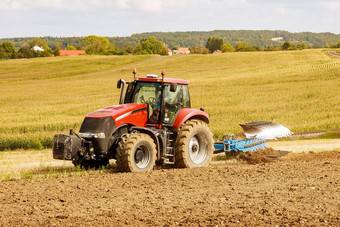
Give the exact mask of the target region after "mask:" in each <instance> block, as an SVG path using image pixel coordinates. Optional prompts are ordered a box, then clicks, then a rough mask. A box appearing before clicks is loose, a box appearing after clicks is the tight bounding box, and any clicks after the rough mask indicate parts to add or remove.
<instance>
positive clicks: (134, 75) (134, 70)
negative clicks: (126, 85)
mask: <svg viewBox="0 0 340 227" xmlns="http://www.w3.org/2000/svg"><path fill="white" fill-rule="evenodd" d="M132 73H133V80H136V74H137V69H136V68H133V70H132Z"/></svg>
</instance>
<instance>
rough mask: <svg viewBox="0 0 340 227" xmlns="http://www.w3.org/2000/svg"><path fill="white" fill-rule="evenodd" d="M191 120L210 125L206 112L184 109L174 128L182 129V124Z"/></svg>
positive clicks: (178, 116)
mask: <svg viewBox="0 0 340 227" xmlns="http://www.w3.org/2000/svg"><path fill="white" fill-rule="evenodd" d="M189 119H199V120H202V121H205V122H207V123H209V115H208V114H207V113H206V112H204V111H201V110H195V109H189V108H184V109H182V110H181V111H180V112H179V114H178V115H177V117H176V120H175V122H174V124H173V126H172V128H179V127H181V126H182V124H183V123H184V122H186V121H187V120H189Z"/></svg>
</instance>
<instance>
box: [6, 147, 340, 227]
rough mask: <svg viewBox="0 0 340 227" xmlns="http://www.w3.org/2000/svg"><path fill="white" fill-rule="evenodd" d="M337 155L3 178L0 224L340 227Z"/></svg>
mask: <svg viewBox="0 0 340 227" xmlns="http://www.w3.org/2000/svg"><path fill="white" fill-rule="evenodd" d="M339 166H340V152H338V151H329V152H322V153H308V154H304V153H302V154H301V153H300V154H289V155H288V156H284V157H281V158H280V159H277V160H274V161H272V162H264V163H257V164H252V165H250V164H247V163H245V162H219V164H213V165H210V166H209V167H207V168H196V169H158V170H154V171H152V172H151V173H116V172H115V169H111V170H108V171H106V172H105V173H101V172H100V171H96V172H86V173H87V174H86V175H83V176H70V177H58V178H47V179H28V180H12V181H3V182H1V187H0V210H1V213H0V225H1V226H17V225H28V226H37V225H42V226H55V225H57V226H97V225H105V226H181V225H182V226H198V225H199V226H300V225H308V226H339V225H340V218H339V206H340V204H339V201H340V185H339V182H340V179H339V173H338V172H339Z"/></svg>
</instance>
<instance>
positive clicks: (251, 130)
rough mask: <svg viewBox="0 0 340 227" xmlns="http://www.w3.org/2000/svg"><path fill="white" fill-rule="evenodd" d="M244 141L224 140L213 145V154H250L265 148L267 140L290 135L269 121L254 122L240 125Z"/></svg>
mask: <svg viewBox="0 0 340 227" xmlns="http://www.w3.org/2000/svg"><path fill="white" fill-rule="evenodd" d="M240 126H241V127H242V129H243V131H244V133H245V135H246V139H233V138H232V137H230V138H229V139H224V140H222V141H218V142H216V143H215V144H214V147H215V151H214V153H215V154H216V153H221V152H236V153H237V154H238V153H239V152H252V151H256V150H260V149H264V148H266V147H267V143H266V141H267V140H272V139H276V138H281V137H286V136H289V135H291V134H292V132H290V130H289V129H287V128H286V127H284V126H282V125H280V124H277V123H272V122H269V121H254V122H250V123H245V124H240Z"/></svg>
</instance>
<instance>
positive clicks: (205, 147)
mask: <svg viewBox="0 0 340 227" xmlns="http://www.w3.org/2000/svg"><path fill="white" fill-rule="evenodd" d="M213 150H214V141H213V135H212V133H211V132H210V129H209V127H208V125H207V124H206V123H205V122H203V121H200V120H189V121H187V122H185V123H184V124H183V126H182V127H181V128H180V130H179V132H178V137H177V140H176V145H175V167H178V168H192V167H205V166H208V165H209V162H210V160H211V157H212V154H213Z"/></svg>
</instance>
